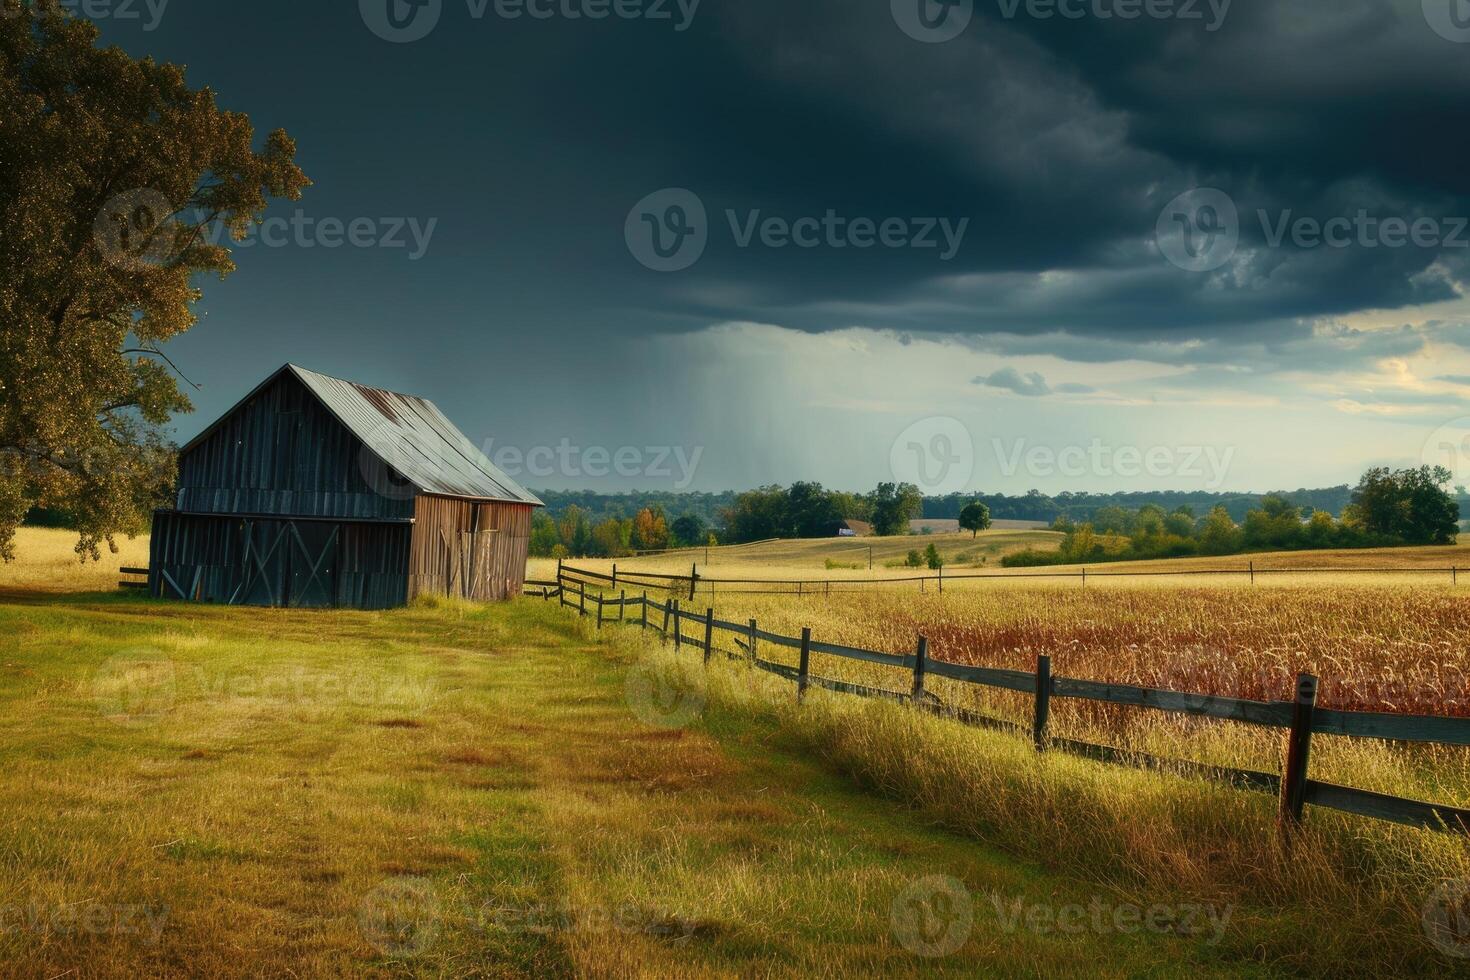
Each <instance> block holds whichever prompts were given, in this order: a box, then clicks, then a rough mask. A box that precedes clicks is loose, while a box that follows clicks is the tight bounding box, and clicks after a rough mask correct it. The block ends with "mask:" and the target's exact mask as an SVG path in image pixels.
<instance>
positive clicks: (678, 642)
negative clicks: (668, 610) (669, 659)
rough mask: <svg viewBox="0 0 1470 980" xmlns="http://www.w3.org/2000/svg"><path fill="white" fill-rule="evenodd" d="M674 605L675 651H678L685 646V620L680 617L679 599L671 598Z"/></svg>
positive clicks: (671, 603)
mask: <svg viewBox="0 0 1470 980" xmlns="http://www.w3.org/2000/svg"><path fill="white" fill-rule="evenodd" d="M669 603H670V605H672V606H673V607H674V652H675V653H678V652H679V651H680V650H681V649H683V646H684V621H683V620H682V619H680V617H679V600H678V599H671V600H669Z"/></svg>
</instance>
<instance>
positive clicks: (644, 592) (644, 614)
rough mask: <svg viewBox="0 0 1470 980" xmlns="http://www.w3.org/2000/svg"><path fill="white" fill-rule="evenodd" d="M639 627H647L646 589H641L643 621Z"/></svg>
mask: <svg viewBox="0 0 1470 980" xmlns="http://www.w3.org/2000/svg"><path fill="white" fill-rule="evenodd" d="M639 629H643V630H647V629H648V590H647V589H644V590H643V623H642V625H641V626H640V627H639Z"/></svg>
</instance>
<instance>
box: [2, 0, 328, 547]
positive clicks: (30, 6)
mask: <svg viewBox="0 0 1470 980" xmlns="http://www.w3.org/2000/svg"><path fill="white" fill-rule="evenodd" d="M0 14H3V15H0V321H3V327H4V329H3V331H0V555H3V557H5V558H6V559H10V558H12V557H13V545H14V531H15V527H16V526H17V524H19V522H20V520H21V518H22V517H23V516H24V515H25V513H26V511H27V510H29V509H30V508H31V507H33V506H38V505H39V506H43V507H49V508H54V509H60V510H64V511H67V512H69V513H70V515H71V518H72V523H73V526H74V527H75V528H76V529H77V530H78V531H79V535H80V540H79V542H78V546H77V550H78V553H79V554H81V555H83V556H91V557H93V558H96V557H98V556H99V551H98V544H99V543H100V542H101V541H103V540H107V541H108V542H109V544H111V539H112V536H113V535H115V534H118V533H132V532H137V531H140V530H142V529H143V527H144V522H145V520H146V516H147V513H148V511H149V510H150V509H151V508H152V507H153V506H154V505H155V504H156V503H158V502H160V501H162V500H163V499H165V498H166V494H167V491H168V488H169V486H170V485H171V483H172V480H173V476H174V473H173V455H172V451H171V447H170V446H169V445H168V444H167V442H166V440H165V438H164V436H163V426H164V425H165V424H166V423H167V422H168V421H169V419H170V418H171V417H172V415H173V414H174V413H176V412H180V411H186V410H188V409H189V407H190V406H189V402H188V399H187V398H186V397H185V396H184V394H183V392H182V391H181V390H180V388H179V385H178V383H177V381H176V380H175V377H174V374H173V372H172V370H171V366H170V365H169V364H168V363H167V361H166V359H165V358H164V356H163V355H162V354H160V353H159V352H158V347H159V346H160V345H162V344H163V343H165V342H167V341H168V340H170V339H171V338H173V337H176V336H178V335H179V334H181V333H183V332H184V331H186V330H188V329H189V328H190V327H191V326H193V325H194V322H195V319H196V314H195V312H194V308H193V306H194V303H195V302H196V301H197V300H198V299H199V298H200V295H201V294H200V291H199V288H198V286H197V285H196V280H197V278H198V277H200V276H203V275H206V274H207V275H214V276H219V277H224V276H226V275H228V274H229V273H230V272H232V271H233V270H234V265H233V263H232V262H231V259H230V251H229V248H228V247H227V246H226V244H224V243H223V242H221V241H216V240H211V238H210V236H209V235H208V234H206V232H207V230H208V229H210V228H218V227H223V228H225V229H227V230H228V231H230V232H231V233H232V234H234V235H239V234H242V233H243V232H244V231H245V230H246V229H247V227H248V226H249V224H250V223H251V222H253V221H256V220H259V217H260V215H261V214H262V212H264V210H265V208H266V203H267V196H274V197H283V198H289V199H296V198H298V197H299V196H300V194H301V192H302V190H303V189H304V188H305V187H306V186H307V184H308V181H307V179H306V176H305V175H304V174H303V173H302V172H301V170H300V169H299V168H298V167H297V166H296V164H295V162H294V157H295V152H296V148H295V145H294V144H293V143H292V141H291V139H290V138H289V137H288V136H287V135H286V134H285V133H284V132H281V131H277V132H273V133H271V134H270V135H269V136H267V137H266V138H265V140H264V142H263V145H262V146H261V148H259V149H257V148H256V147H255V134H254V130H253V129H252V127H251V125H250V121H249V120H248V119H247V118H246V117H245V116H243V115H241V114H239V113H234V112H226V111H224V110H222V109H220V108H219V107H218V106H217V105H216V104H215V97H214V93H213V92H211V91H210V90H209V89H192V88H190V87H189V86H188V84H187V83H186V81H185V78H184V71H183V69H182V68H179V67H177V66H174V65H168V64H159V63H157V62H154V61H153V60H152V59H142V60H138V59H134V58H132V57H130V56H129V55H127V54H126V53H125V52H123V51H122V50H121V49H119V48H115V47H114V48H99V47H97V45H96V41H97V36H98V32H97V29H96V27H95V26H93V25H92V24H91V22H89V21H86V20H83V19H80V18H77V17H73V16H71V15H70V14H68V13H67V12H66V11H65V10H64V9H63V8H62V6H61V4H59V3H58V2H57V0H28V2H26V3H21V2H20V0H0Z"/></svg>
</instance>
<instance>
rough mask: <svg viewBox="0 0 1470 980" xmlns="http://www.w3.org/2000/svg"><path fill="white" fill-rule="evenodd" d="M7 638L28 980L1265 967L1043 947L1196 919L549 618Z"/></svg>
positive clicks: (121, 609)
mask: <svg viewBox="0 0 1470 980" xmlns="http://www.w3.org/2000/svg"><path fill="white" fill-rule="evenodd" d="M0 636H3V637H4V638H5V639H4V640H0V745H3V746H4V750H3V751H4V761H5V765H4V768H3V771H0V872H3V874H0V881H3V889H4V891H3V895H0V909H3V911H4V915H5V920H4V923H3V926H4V928H0V963H4V964H5V967H4V971H3V972H4V973H5V974H6V975H15V976H39V977H60V976H89V977H90V976H102V977H124V976H198V975H210V976H260V975H281V976H289V975H295V976H344V975H352V976H362V975H368V976H406V975H408V976H467V975H468V976H573V975H585V976H629V975H644V976H752V975H827V976H849V975H854V974H868V975H871V974H879V973H881V974H893V975H900V976H903V975H909V976H919V975H954V976H974V975H977V974H987V975H1017V976H1028V975H1035V976H1042V975H1058V974H1074V975H1075V974H1079V973H1089V974H1096V975H1103V976H1177V975H1195V976H1198V975H1205V976H1208V975H1216V974H1225V973H1238V972H1257V973H1265V972H1267V970H1266V968H1265V967H1263V966H1260V965H1258V964H1256V963H1255V961H1254V957H1255V954H1254V947H1253V946H1252V945H1251V944H1250V942H1249V936H1248V935H1242V934H1235V933H1232V934H1228V935H1227V936H1226V937H1225V938H1224V939H1223V941H1221V942H1219V943H1218V944H1214V943H1212V942H1211V941H1210V938H1211V934H1205V935H1203V936H1196V937H1193V938H1183V937H1180V936H1178V935H1172V934H1168V933H1167V929H1168V928H1171V927H1169V926H1168V925H1167V924H1166V923H1165V922H1164V920H1163V919H1161V920H1159V927H1158V929H1157V930H1155V931H1152V932H1150V931H1146V930H1145V931H1142V932H1137V931H1135V929H1134V928H1133V927H1132V924H1131V922H1130V921H1124V923H1123V925H1124V928H1122V929H1120V928H1117V926H1116V924H1113V925H1108V924H1105V925H1104V927H1103V928H1094V927H1091V926H1087V927H1084V928H1082V929H1081V930H1080V931H1079V932H1077V933H1076V934H1071V933H1070V932H1068V933H1065V934H1060V933H1058V932H1057V931H1056V930H1055V929H1048V928H1046V927H1045V926H1046V922H1045V916H1046V915H1047V913H1048V910H1056V909H1059V908H1060V909H1063V910H1064V914H1068V913H1066V911H1065V910H1066V909H1069V908H1075V909H1084V908H1092V907H1096V908H1099V909H1101V908H1104V907H1106V908H1107V909H1115V908H1117V907H1119V906H1120V905H1122V906H1123V907H1130V903H1131V904H1132V905H1138V906H1140V907H1141V908H1142V909H1145V910H1146V909H1147V908H1148V906H1149V905H1151V904H1153V903H1154V902H1155V901H1169V902H1174V903H1176V905H1177V903H1179V901H1180V899H1179V896H1178V895H1171V896H1162V895H1160V896H1149V895H1148V894H1145V893H1140V892H1138V891H1136V890H1130V889H1129V888H1126V887H1124V888H1120V887H1113V886H1110V885H1109V884H1108V883H1107V882H1105V881H1099V880H1090V881H1089V880H1086V879H1084V878H1082V877H1079V876H1072V875H1064V874H1059V873H1058V872H1057V869H1056V868H1049V867H1047V866H1046V865H1047V862H1045V861H1042V860H1028V859H1026V858H1024V857H1017V856H1015V855H1016V854H1017V850H1016V849H1015V848H1009V847H1008V848H1002V847H999V846H997V845H996V844H993V843H986V842H985V840H984V837H985V835H983V834H982V835H980V836H979V838H977V836H975V835H973V834H971V833H966V832H957V831H961V830H962V828H960V827H959V826H958V824H957V823H956V821H954V820H952V819H947V818H945V816H944V815H943V814H941V813H937V812H936V811H933V810H929V809H925V808H924V807H923V806H914V805H912V803H913V801H912V800H907V801H905V798H904V796H905V794H903V793H894V792H891V790H892V789H893V787H888V786H872V785H871V782H870V780H868V779H866V778H865V779H863V780H855V779H853V778H852V767H851V766H850V765H849V763H848V762H847V761H845V760H844V759H843V758H842V756H841V754H840V753H835V754H834V753H833V752H831V751H829V750H824V749H823V748H822V746H821V741H820V740H814V739H813V737H812V733H811V732H810V731H804V730H802V729H801V728H800V727H797V726H792V725H791V724H790V723H789V719H787V718H785V717H784V716H783V715H781V714H780V713H777V712H773V711H770V710H766V709H760V710H755V709H753V708H751V707H750V706H748V705H746V706H742V705H741V704H740V703H739V702H736V701H730V700H728V699H727V698H725V697H724V695H722V694H721V693H720V688H719V686H718V685H712V686H711V687H710V689H709V692H708V694H707V695H701V696H700V697H701V698H707V707H706V709H705V710H704V711H703V712H695V713H691V714H690V719H689V720H690V724H689V725H688V726H686V727H683V728H667V727H663V726H661V725H659V724H653V723H650V722H649V720H648V719H649V718H651V717H653V714H651V712H653V708H651V707H650V706H651V705H656V704H658V703H660V702H658V701H657V699H656V698H655V699H654V700H653V701H650V700H648V699H647V697H646V696H645V695H646V694H647V693H648V692H652V693H653V694H655V695H657V694H660V693H667V692H666V691H665V689H664V688H662V687H661V686H660V684H658V683H656V681H657V680H658V679H659V678H660V677H664V676H665V675H663V674H661V673H656V674H650V673H649V671H650V670H651V669H653V668H652V667H650V666H649V665H655V666H656V665H658V664H660V663H661V661H660V660H659V659H658V658H657V656H656V655H653V654H651V653H650V652H649V651H648V650H645V649H641V648H638V647H636V645H635V646H632V647H626V646H622V645H618V646H608V645H601V646H599V645H595V644H594V643H592V642H591V640H592V637H591V635H590V633H589V632H587V631H586V628H585V624H581V623H578V622H577V621H575V620H574V619H573V618H572V617H570V616H569V615H567V614H566V613H564V612H561V611H559V610H558V609H557V608H555V607H554V606H553V605H551V604H542V603H529V602H528V603H517V604H512V605H508V606H497V607H469V606H461V605H456V604H438V605H424V606H419V607H416V608H413V609H409V610H402V611H397V612H392V613H360V612H331V613H311V612H286V611H270V610H256V609H251V610H240V609H219V608H210V607H199V606H189V605H182V604H161V603H153V602H149V601H146V600H141V599H136V598H121V597H115V596H102V595H84V596H71V597H57V596H41V595H35V594H27V593H21V592H14V591H12V592H8V593H5V594H4V595H3V596H0ZM684 669H685V668H684V667H676V668H674V674H675V676H678V675H679V673H680V671H682V670H684ZM630 676H631V678H632V681H631V682H630V681H629V678H630ZM679 683H680V684H682V683H684V682H683V681H681V682H679ZM693 683H694V684H695V685H696V686H695V688H694V690H696V691H702V690H703V688H702V687H701V686H700V683H701V682H700V680H699V678H698V677H695V678H694V680H693ZM669 690H671V691H678V690H685V688H683V687H678V686H676V687H675V688H671V689H669ZM696 706H697V701H696ZM812 716H813V717H814V718H816V717H822V715H821V713H820V712H813V714H812ZM864 784H867V788H865V786H864ZM869 790H878V792H870V791H869ZM1015 816H1016V820H1017V821H1018V822H1024V821H1026V820H1028V819H1031V815H1029V814H1028V813H1026V812H1024V811H1020V810H1018V812H1017V813H1016V815H1015ZM926 882H927V883H928V884H927V885H926ZM935 882H937V886H938V887H940V890H939V892H937V893H934V892H932V889H931V890H930V891H925V889H926V888H929V887H930V886H932V885H935ZM956 883H962V884H963V889H964V891H963V892H960V891H958V890H957V889H958V888H959V885H958V884H956ZM915 889H918V890H917V891H915ZM951 892H952V893H953V894H951ZM931 894H937V897H936V898H934V899H933V900H932V901H929V900H928V896H930V895H931ZM965 895H968V896H969V897H970V899H971V901H972V903H973V905H972V909H971V912H970V914H969V915H968V916H966V915H964V914H963V910H962V909H959V910H957V909H956V908H955V907H954V906H953V905H952V904H946V903H947V902H948V903H952V902H953V901H955V900H958V899H960V898H962V897H963V896H965ZM905 896H906V897H905ZM1200 900H1201V901H1203V900H1204V899H1203V898H1201V899H1200ZM896 903H897V905H896ZM997 903H998V904H997ZM997 907H998V908H999V909H1000V912H997ZM895 908H897V910H898V913H899V923H900V924H899V926H898V927H895V925H894V915H895ZM926 910H927V913H928V915H927V917H926V918H915V917H916V916H919V915H920V913H925V912H926ZM1177 912H1178V909H1177V908H1176V909H1175V910H1174V913H1170V914H1175V913H1177ZM1090 914H1091V913H1089V915H1090ZM1099 914H1101V913H1099ZM1028 915H1029V916H1031V918H1030V920H1029V921H1030V922H1031V924H1032V925H1030V926H1028V924H1027V922H1028V919H1027V918H1026V917H1027V916H1028ZM1017 916H1019V918H1017ZM1069 921H1070V920H1069ZM1232 921H1234V922H1240V921H1245V922H1248V923H1249V922H1251V921H1257V922H1258V920H1252V919H1251V917H1250V916H1242V917H1240V918H1239V919H1233V920H1232ZM905 922H916V923H918V924H920V925H926V926H928V927H931V928H929V929H927V930H924V929H920V930H919V931H918V932H915V930H914V929H913V928H910V927H909V926H906V925H904V923H905ZM965 922H968V923H969V924H970V926H969V931H968V932H965V930H964V929H961V928H959V926H958V925H955V924H963V923H965ZM950 925H955V929H956V930H957V931H953V932H948V933H947V932H946V927H947V926H950ZM1176 925H1177V921H1176ZM1033 926H1034V927H1035V928H1033ZM1256 927H1257V926H1251V928H1256ZM1232 928H1237V929H1238V928H1240V927H1239V926H1238V925H1237V926H1233V927H1232ZM923 937H927V940H928V941H929V942H930V943H931V945H929V946H927V947H921V948H924V949H927V951H929V952H937V951H938V949H937V947H936V946H935V945H933V944H939V945H943V944H944V943H943V941H944V940H945V939H947V938H948V939H954V940H957V941H956V942H954V943H950V944H949V945H953V946H955V947H956V948H955V949H953V950H952V951H947V955H944V956H935V957H927V956H922V955H916V953H915V952H913V951H912V949H910V948H909V947H908V946H906V945H905V941H906V940H907V941H908V943H909V945H910V946H911V945H913V943H914V942H915V941H916V939H918V938H923Z"/></svg>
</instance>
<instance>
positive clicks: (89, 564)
mask: <svg viewBox="0 0 1470 980" xmlns="http://www.w3.org/2000/svg"><path fill="white" fill-rule="evenodd" d="M116 543H117V547H118V551H117V553H116V554H113V553H111V552H110V551H108V549H107V546H106V545H105V544H104V545H103V546H102V560H101V561H100V562H97V561H92V560H91V558H87V559H86V560H85V561H83V560H82V559H81V557H80V556H78V555H77V552H76V545H77V536H76V534H75V533H74V532H71V531H59V530H54V529H51V528H40V527H23V528H21V529H20V530H18V531H17V532H16V536H15V551H16V555H17V558H18V560H17V561H15V562H12V563H10V564H8V565H7V564H0V589H24V590H27V591H30V592H52V593H64V592H111V591H113V590H114V589H116V588H117V583H118V582H119V581H120V580H121V578H122V576H120V575H119V574H118V569H119V568H123V567H128V568H146V567H147V566H148V538H147V537H141V538H118V539H117V542H116Z"/></svg>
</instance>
